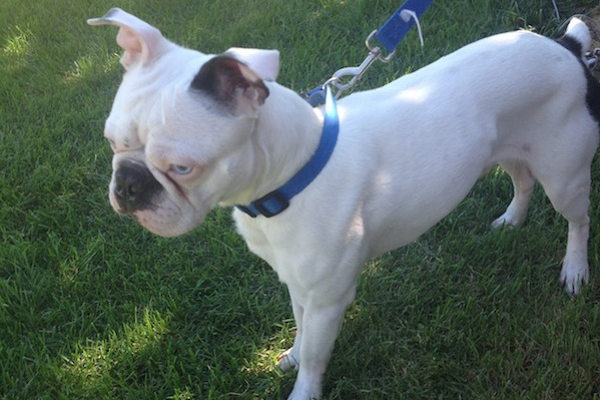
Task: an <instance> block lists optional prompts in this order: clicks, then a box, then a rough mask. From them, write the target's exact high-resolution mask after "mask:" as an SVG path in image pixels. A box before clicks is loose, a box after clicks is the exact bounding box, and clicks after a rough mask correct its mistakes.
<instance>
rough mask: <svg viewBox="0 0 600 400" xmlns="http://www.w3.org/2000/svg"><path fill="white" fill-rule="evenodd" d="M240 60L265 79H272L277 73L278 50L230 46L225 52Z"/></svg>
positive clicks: (275, 77)
mask: <svg viewBox="0 0 600 400" xmlns="http://www.w3.org/2000/svg"><path fill="white" fill-rule="evenodd" d="M225 54H226V55H230V56H232V57H233V58H235V59H238V60H240V61H242V62H243V63H244V64H246V65H247V66H248V67H250V68H251V69H252V70H253V71H254V72H256V73H257V74H258V75H259V76H260V77H261V78H262V79H264V80H265V81H274V80H275V79H277V74H279V51H277V50H263V49H246V48H241V47H232V48H231V49H229V50H227V51H226V52H225Z"/></svg>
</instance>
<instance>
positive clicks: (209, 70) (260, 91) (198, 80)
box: [191, 55, 269, 114]
mask: <svg viewBox="0 0 600 400" xmlns="http://www.w3.org/2000/svg"><path fill="white" fill-rule="evenodd" d="M191 88H192V89H194V90H199V91H203V92H205V93H207V94H208V95H210V96H212V97H213V98H214V99H215V100H217V101H218V102H219V103H221V104H223V105H224V106H226V107H227V108H228V109H229V110H230V111H231V112H232V113H233V114H252V113H254V112H256V110H257V109H258V107H260V106H261V105H263V104H264V103H265V100H266V98H267V97H268V96H269V89H268V88H267V87H266V86H265V83H264V82H263V80H262V79H261V78H260V76H258V74H257V73H256V72H254V71H253V70H252V69H250V68H249V67H248V66H246V65H245V64H243V63H242V62H241V61H238V60H237V59H235V58H233V57H230V56H229V55H220V56H216V57H213V58H211V59H210V60H208V61H207V62H205V63H204V64H203V65H202V67H201V68H200V72H198V74H197V75H196V76H195V77H194V79H193V81H192V83H191Z"/></svg>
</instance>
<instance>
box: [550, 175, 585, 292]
mask: <svg viewBox="0 0 600 400" xmlns="http://www.w3.org/2000/svg"><path fill="white" fill-rule="evenodd" d="M541 183H542V185H543V186H544V190H545V191H546V194H547V195H548V197H549V198H550V201H551V202H552V205H553V206H554V208H555V209H556V210H557V211H558V212H559V213H560V214H561V215H562V216H563V217H565V218H566V219H567V221H568V223H569V233H568V237H567V252H566V255H565V259H564V261H563V266H562V271H561V273H560V282H561V283H562V284H563V285H564V286H565V290H566V291H567V292H568V293H570V294H578V293H579V290H580V288H581V286H582V284H584V283H587V282H588V279H589V266H588V252H587V244H588V235H589V225H590V224H589V217H588V207H589V205H590V200H589V196H590V170H589V166H586V167H585V168H582V170H581V171H580V172H579V173H578V174H577V175H576V176H574V177H571V178H570V179H568V180H567V181H566V182H552V183H551V184H546V185H544V182H541Z"/></svg>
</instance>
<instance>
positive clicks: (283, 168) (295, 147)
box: [239, 82, 323, 204]
mask: <svg viewBox="0 0 600 400" xmlns="http://www.w3.org/2000/svg"><path fill="white" fill-rule="evenodd" d="M268 88H269V91H270V95H269V98H268V99H267V101H266V102H265V104H264V105H263V106H262V107H261V108H260V113H259V117H258V120H257V124H256V129H255V136H254V142H253V145H254V155H255V168H254V175H253V182H252V184H251V185H250V187H248V188H247V190H245V191H244V193H243V195H242V196H241V198H240V199H239V200H242V202H241V204H244V203H246V204H247V203H249V202H251V201H253V200H256V199H257V198H260V197H262V196H264V195H265V194H267V193H269V192H271V191H273V190H275V189H277V188H278V187H280V186H281V185H283V184H284V183H285V182H287V181H288V180H289V179H290V178H291V177H292V176H293V175H294V174H295V173H296V172H297V171H298V170H299V169H300V168H302V166H303V165H304V164H306V162H307V161H308V160H309V159H310V157H311V156H312V155H313V153H314V152H315V149H316V148H317V146H318V143H319V139H320V137H321V131H322V127H323V114H322V112H321V110H319V109H314V108H313V107H311V106H310V105H309V104H308V103H307V102H306V101H304V100H303V99H302V98H301V97H300V96H299V95H298V94H297V93H295V92H293V91H292V90H290V89H287V88H285V87H283V86H281V85H279V84H277V83H274V82H273V83H268Z"/></svg>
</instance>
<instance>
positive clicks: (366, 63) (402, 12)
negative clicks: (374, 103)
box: [304, 0, 433, 106]
mask: <svg viewBox="0 0 600 400" xmlns="http://www.w3.org/2000/svg"><path fill="white" fill-rule="evenodd" d="M432 1H433V0H407V1H406V2H405V3H404V4H403V5H402V6H401V7H400V8H399V9H398V10H396V12H395V13H394V14H393V15H392V16H391V17H390V18H389V19H388V20H387V21H386V22H385V24H383V26H382V27H381V28H379V29H378V30H374V31H373V32H371V33H370V34H369V36H367V39H366V40H365V46H366V47H367V49H368V50H369V54H368V55H367V57H366V58H365V59H364V60H363V62H362V63H361V64H360V65H359V66H358V67H345V68H341V69H339V70H337V71H336V72H335V73H334V74H333V75H332V76H331V78H329V79H328V80H327V81H326V82H325V83H324V84H323V85H321V86H319V87H317V88H315V89H313V90H311V91H309V92H307V93H306V94H305V95H304V98H305V99H306V101H308V102H309V103H310V104H311V105H312V106H317V105H320V104H323V103H324V101H325V87H327V86H328V85H331V86H333V87H334V88H335V89H336V93H335V97H336V98H339V97H340V96H341V94H342V92H344V91H346V90H348V89H350V88H351V87H353V86H354V85H356V83H357V82H358V81H359V80H360V79H361V78H362V76H363V75H364V73H365V72H366V71H367V69H369V67H370V66H371V65H372V64H373V63H374V62H375V61H377V60H379V61H381V62H384V63H388V62H390V61H391V60H392V58H393V57H394V55H395V53H396V46H397V45H398V43H400V41H401V40H402V38H403V37H404V36H405V35H406V33H407V32H408V31H409V30H410V28H411V27H412V26H413V25H414V24H416V25H417V29H418V31H419V40H420V41H421V47H422V46H423V33H422V31H421V24H420V23H419V16H420V15H422V14H423V13H424V12H425V10H426V9H427V7H428V6H429V5H430V4H431V2H432ZM373 39H376V40H377V41H378V42H379V43H381V44H382V46H383V47H385V49H386V50H387V51H388V54H387V55H383V51H382V50H381V48H380V47H378V46H373V45H372V42H373ZM348 77H350V78H349V80H348V79H347V78H348ZM344 80H346V81H345V82H344Z"/></svg>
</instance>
